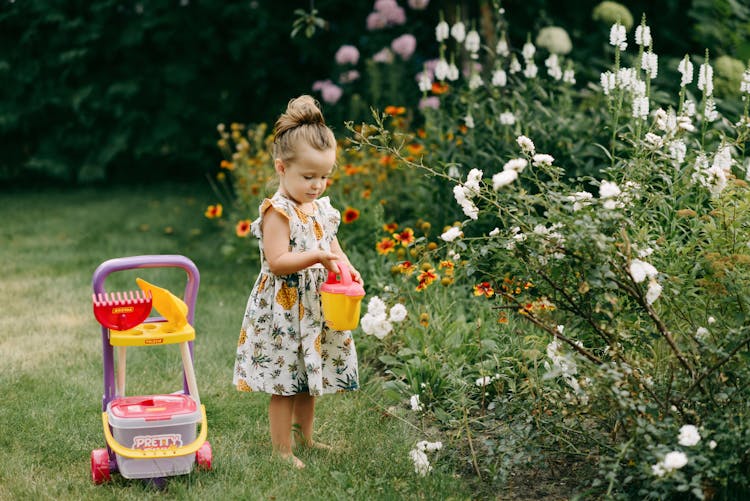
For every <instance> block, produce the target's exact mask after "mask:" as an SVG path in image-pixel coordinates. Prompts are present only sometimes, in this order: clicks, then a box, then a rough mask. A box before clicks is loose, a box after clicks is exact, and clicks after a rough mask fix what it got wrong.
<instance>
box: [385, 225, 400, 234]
mask: <svg viewBox="0 0 750 501" xmlns="http://www.w3.org/2000/svg"><path fill="white" fill-rule="evenodd" d="M397 229H398V223H386V224H384V225H383V231H385V232H386V233H393V232H394V231H396V230H397Z"/></svg>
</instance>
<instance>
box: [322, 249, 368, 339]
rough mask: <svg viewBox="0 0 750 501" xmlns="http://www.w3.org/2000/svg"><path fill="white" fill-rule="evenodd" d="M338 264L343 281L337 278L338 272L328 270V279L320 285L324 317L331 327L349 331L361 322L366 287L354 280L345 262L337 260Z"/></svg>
mask: <svg viewBox="0 0 750 501" xmlns="http://www.w3.org/2000/svg"><path fill="white" fill-rule="evenodd" d="M336 265H337V266H338V268H339V273H338V275H339V276H340V277H341V281H338V280H336V275H337V274H336V273H334V272H332V271H328V280H326V282H325V283H324V284H323V285H322V286H321V287H320V298H321V301H322V302H323V317H324V318H325V320H326V323H327V324H328V326H329V327H330V328H331V329H333V330H337V331H349V330H352V329H355V328H356V327H357V324H358V323H359V310H360V307H361V305H362V298H363V297H365V289H364V287H362V284H360V283H358V282H354V281H352V274H351V272H350V271H349V267H348V266H347V265H346V264H345V263H341V262H338V261H337V262H336Z"/></svg>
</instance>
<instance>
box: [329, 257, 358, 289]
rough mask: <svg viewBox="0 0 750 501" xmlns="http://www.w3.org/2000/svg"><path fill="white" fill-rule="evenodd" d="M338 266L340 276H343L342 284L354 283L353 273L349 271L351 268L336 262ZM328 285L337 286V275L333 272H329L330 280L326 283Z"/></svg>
mask: <svg viewBox="0 0 750 501" xmlns="http://www.w3.org/2000/svg"><path fill="white" fill-rule="evenodd" d="M336 266H338V268H339V274H340V275H341V283H343V284H344V285H349V284H351V283H352V273H351V271H350V270H349V267H348V266H347V265H346V263H343V262H341V261H336ZM326 283H328V284H335V283H336V273H334V272H332V271H331V270H328V280H327V281H326Z"/></svg>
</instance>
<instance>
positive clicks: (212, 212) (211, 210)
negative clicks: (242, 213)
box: [205, 204, 224, 219]
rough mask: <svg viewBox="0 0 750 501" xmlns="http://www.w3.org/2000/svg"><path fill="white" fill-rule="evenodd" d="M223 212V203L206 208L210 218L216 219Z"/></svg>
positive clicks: (206, 213) (207, 215)
mask: <svg viewBox="0 0 750 501" xmlns="http://www.w3.org/2000/svg"><path fill="white" fill-rule="evenodd" d="M222 212H224V208H223V207H222V206H221V204H216V205H209V206H208V208H207V209H206V212H205V215H206V217H207V218H208V219H214V218H218V217H221V214H222Z"/></svg>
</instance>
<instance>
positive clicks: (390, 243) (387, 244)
mask: <svg viewBox="0 0 750 501" xmlns="http://www.w3.org/2000/svg"><path fill="white" fill-rule="evenodd" d="M375 249H377V251H378V254H382V255H386V254H388V253H389V252H393V251H394V250H395V249H396V242H395V241H394V240H393V239H391V238H388V237H383V238H382V239H381V240H380V242H378V243H377V244H376V245H375Z"/></svg>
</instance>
